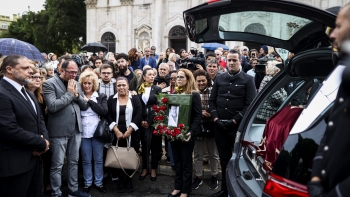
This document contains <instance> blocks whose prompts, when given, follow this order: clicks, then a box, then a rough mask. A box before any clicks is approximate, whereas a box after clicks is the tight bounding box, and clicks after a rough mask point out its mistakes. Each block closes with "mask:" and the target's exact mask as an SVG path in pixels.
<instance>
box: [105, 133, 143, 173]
mask: <svg viewBox="0 0 350 197" xmlns="http://www.w3.org/2000/svg"><path fill="white" fill-rule="evenodd" d="M126 141H127V147H118V140H117V144H116V146H110V147H109V148H108V150H107V156H106V161H105V167H110V168H117V169H122V170H123V172H124V173H125V174H126V175H127V176H128V177H130V178H132V177H133V176H134V174H135V172H136V171H137V170H138V169H139V166H140V158H139V155H138V154H137V153H136V151H135V149H134V148H133V147H130V138H129V139H127V140H126ZM125 169H127V170H134V172H133V173H132V174H131V175H129V174H128V173H126V172H125Z"/></svg>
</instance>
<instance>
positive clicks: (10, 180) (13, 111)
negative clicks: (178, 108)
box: [0, 55, 50, 197]
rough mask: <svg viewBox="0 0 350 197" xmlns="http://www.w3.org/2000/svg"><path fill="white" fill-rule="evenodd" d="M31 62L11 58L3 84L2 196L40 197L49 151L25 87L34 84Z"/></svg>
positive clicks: (4, 68) (35, 107)
mask: <svg viewBox="0 0 350 197" xmlns="http://www.w3.org/2000/svg"><path fill="white" fill-rule="evenodd" d="M31 65H32V64H31V63H30V60H28V59H27V58H26V57H24V56H21V55H9V56H7V57H6V58H5V59H4V61H3V63H2V68H1V71H2V73H3V74H4V78H3V79H2V80H1V81H0V100H1V102H0V111H1V113H0V147H1V148H0V155H1V159H0V196H18V197H25V196H41V189H42V163H41V159H40V155H41V154H42V153H44V152H46V151H47V150H48V149H49V146H50V143H49V141H48V139H49V138H48V134H47V130H46V127H45V123H44V119H43V116H42V114H41V109H40V107H39V105H38V102H37V100H36V98H35V97H34V95H33V94H31V93H30V92H28V91H26V89H25V88H24V85H25V84H28V83H29V82H30V81H31V80H32V78H31V77H32V73H33V70H32V69H31Z"/></svg>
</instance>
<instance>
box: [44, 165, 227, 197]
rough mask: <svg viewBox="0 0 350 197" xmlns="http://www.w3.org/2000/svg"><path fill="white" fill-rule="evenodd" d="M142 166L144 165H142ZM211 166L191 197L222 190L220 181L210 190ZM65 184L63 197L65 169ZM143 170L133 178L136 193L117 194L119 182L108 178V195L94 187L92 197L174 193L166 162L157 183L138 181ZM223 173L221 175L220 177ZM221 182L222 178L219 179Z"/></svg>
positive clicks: (146, 180) (64, 188)
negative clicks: (215, 187) (217, 187)
mask: <svg viewBox="0 0 350 197" xmlns="http://www.w3.org/2000/svg"><path fill="white" fill-rule="evenodd" d="M141 166H142V165H141ZM208 167H209V165H205V166H204V168H205V169H204V181H203V184H202V185H201V186H200V187H199V189H197V190H193V191H192V194H191V196H211V194H213V193H215V192H217V191H219V189H220V183H221V182H220V181H219V189H216V190H210V189H209V182H210V176H211V175H210V170H209V169H208ZM63 171H64V173H63V184H62V192H63V196H67V193H68V187H67V182H66V179H65V175H66V173H65V171H66V170H65V169H64V170H63ZM140 172H141V169H139V172H137V173H136V174H135V175H134V177H133V185H134V191H133V192H132V193H124V194H118V193H117V192H116V190H117V182H112V180H111V178H110V177H107V178H106V179H105V180H104V185H105V186H106V188H107V193H106V194H101V193H99V191H98V190H97V189H95V188H94V187H92V188H91V190H90V193H91V195H92V197H99V196H101V197H112V196H113V197H118V196H123V197H143V196H145V197H146V196H147V197H164V196H167V195H168V193H170V192H172V190H173V189H174V171H173V170H172V169H171V167H170V166H169V164H167V163H166V162H165V161H164V160H162V161H161V162H160V165H159V169H158V178H157V181H155V182H152V181H151V180H150V176H149V175H148V176H147V177H146V178H145V179H144V180H143V181H140V180H138V177H139V175H140ZM220 174H221V173H219V175H220ZM218 178H219V180H220V179H221V177H220V176H219V177H218ZM79 185H80V187H81V188H82V187H84V182H83V179H82V177H79ZM46 196H47V197H49V196H50V195H49V194H46V195H45V197H46Z"/></svg>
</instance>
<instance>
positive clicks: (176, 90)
mask: <svg viewBox="0 0 350 197" xmlns="http://www.w3.org/2000/svg"><path fill="white" fill-rule="evenodd" d="M183 91H184V90H183V89H182V88H180V87H175V92H177V93H178V94H182V92H183Z"/></svg>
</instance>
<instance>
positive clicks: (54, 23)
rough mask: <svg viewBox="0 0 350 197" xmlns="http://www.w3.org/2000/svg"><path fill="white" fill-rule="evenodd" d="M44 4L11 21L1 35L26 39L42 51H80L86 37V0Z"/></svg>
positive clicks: (52, 1)
mask: <svg viewBox="0 0 350 197" xmlns="http://www.w3.org/2000/svg"><path fill="white" fill-rule="evenodd" d="M44 7H45V9H44V10H42V11H40V12H38V13H34V12H28V13H27V14H25V15H23V16H22V18H19V19H18V20H17V21H16V22H12V23H11V25H10V26H9V29H8V32H6V33H3V34H2V35H0V37H2V38H16V39H19V40H23V41H25V42H28V43H31V44H33V45H34V46H36V47H37V48H38V49H39V50H40V51H45V52H54V53H56V54H62V53H63V52H65V51H69V52H78V51H80V48H81V46H82V45H83V44H84V43H85V40H86V6H85V3H84V0H46V2H45V4H44ZM81 38H82V40H81Z"/></svg>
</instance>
